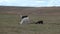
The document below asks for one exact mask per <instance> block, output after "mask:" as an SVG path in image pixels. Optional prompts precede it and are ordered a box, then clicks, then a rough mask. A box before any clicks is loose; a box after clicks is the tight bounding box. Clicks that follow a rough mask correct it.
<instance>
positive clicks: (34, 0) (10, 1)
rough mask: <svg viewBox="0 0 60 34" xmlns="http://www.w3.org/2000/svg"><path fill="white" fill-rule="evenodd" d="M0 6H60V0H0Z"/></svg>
mask: <svg viewBox="0 0 60 34" xmlns="http://www.w3.org/2000/svg"><path fill="white" fill-rule="evenodd" d="M0 6H30V7H50V6H60V0H0Z"/></svg>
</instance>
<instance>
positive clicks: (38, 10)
mask: <svg viewBox="0 0 60 34" xmlns="http://www.w3.org/2000/svg"><path fill="white" fill-rule="evenodd" d="M1 13H7V14H33V15H60V7H17V6H0V14H1Z"/></svg>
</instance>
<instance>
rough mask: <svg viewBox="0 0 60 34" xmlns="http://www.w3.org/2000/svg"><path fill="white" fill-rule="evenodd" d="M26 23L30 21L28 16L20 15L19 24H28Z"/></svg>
mask: <svg viewBox="0 0 60 34" xmlns="http://www.w3.org/2000/svg"><path fill="white" fill-rule="evenodd" d="M28 23H30V20H29V17H28V16H21V22H20V24H28Z"/></svg>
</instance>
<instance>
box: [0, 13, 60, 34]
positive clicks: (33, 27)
mask: <svg viewBox="0 0 60 34" xmlns="http://www.w3.org/2000/svg"><path fill="white" fill-rule="evenodd" d="M29 16H30V19H31V20H33V21H38V20H43V21H44V24H29V25H19V24H18V23H19V16H18V15H13V14H0V34H60V15H41V16H36V15H29Z"/></svg>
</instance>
